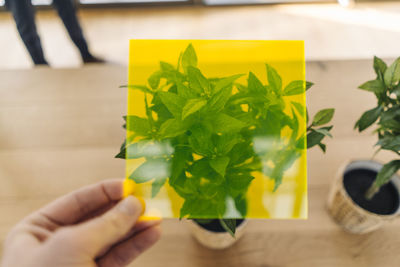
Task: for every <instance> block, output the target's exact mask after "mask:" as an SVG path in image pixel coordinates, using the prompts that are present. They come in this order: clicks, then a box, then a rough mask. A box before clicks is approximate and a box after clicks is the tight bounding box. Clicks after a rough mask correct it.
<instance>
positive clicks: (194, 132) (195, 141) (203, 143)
mask: <svg viewBox="0 0 400 267" xmlns="http://www.w3.org/2000/svg"><path fill="white" fill-rule="evenodd" d="M190 132H191V135H190V136H189V144H190V145H191V147H192V148H193V150H194V151H195V152H196V153H197V154H199V155H203V156H210V155H212V154H213V153H214V145H213V143H212V139H211V132H210V131H209V130H208V129H206V127H204V126H203V125H195V126H193V127H192V128H191V129H190Z"/></svg>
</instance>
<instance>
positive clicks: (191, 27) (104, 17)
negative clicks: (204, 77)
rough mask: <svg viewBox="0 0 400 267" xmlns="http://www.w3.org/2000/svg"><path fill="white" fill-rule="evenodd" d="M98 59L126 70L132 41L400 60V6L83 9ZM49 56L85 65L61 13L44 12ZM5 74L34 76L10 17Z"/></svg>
mask: <svg viewBox="0 0 400 267" xmlns="http://www.w3.org/2000/svg"><path fill="white" fill-rule="evenodd" d="M80 18H81V21H82V25H83V28H84V30H85V32H86V35H87V39H88V40H89V42H90V45H91V47H92V50H93V51H94V52H95V54H98V55H101V56H104V57H105V58H107V59H108V60H109V61H111V62H115V63H120V64H126V60H127V54H128V39H132V38H191V39H196V38H197V39H203V38H212V39H302V40H305V41H306V58H307V59H313V60H321V59H322V60H324V59H355V58H371V57H372V56H373V55H378V56H380V57H385V58H392V57H396V56H399V55H400V49H399V47H400V2H388V3H370V4H359V5H357V6H356V7H354V8H351V9H347V8H343V7H340V6H339V5H336V4H319V5H317V4H313V5H311V4H309V5H275V6H265V5H264V6H236V7H201V6H196V7H164V8H162V7H156V8H155V7H152V8H144V7H141V8H124V9H122V8H121V9H115V8H114V9H82V10H80ZM37 21H38V29H39V33H40V35H41V38H42V43H43V46H44V50H45V54H46V56H47V59H48V61H49V62H50V64H51V65H52V66H53V67H74V66H79V65H80V58H79V55H78V52H77V50H76V48H75V47H74V46H73V44H72V42H71V41H70V40H69V38H68V36H67V34H66V31H65V29H64V27H63V25H62V23H61V21H60V19H59V18H58V16H57V15H56V13H55V12H54V11H53V10H46V11H39V12H37ZM0 47H1V50H0V59H1V60H0V68H3V69H4V68H26V67H29V66H31V60H30V58H29V56H28V54H27V52H26V50H25V48H24V47H23V45H22V42H21V41H20V39H19V36H18V34H17V31H16V29H15V25H14V21H13V20H12V19H11V15H10V14H9V13H4V12H3V13H0Z"/></svg>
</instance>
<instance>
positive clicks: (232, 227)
mask: <svg viewBox="0 0 400 267" xmlns="http://www.w3.org/2000/svg"><path fill="white" fill-rule="evenodd" d="M219 222H220V224H221V226H222V228H224V229H225V231H227V232H228V233H229V234H230V235H231V236H232V237H235V233H236V219H219Z"/></svg>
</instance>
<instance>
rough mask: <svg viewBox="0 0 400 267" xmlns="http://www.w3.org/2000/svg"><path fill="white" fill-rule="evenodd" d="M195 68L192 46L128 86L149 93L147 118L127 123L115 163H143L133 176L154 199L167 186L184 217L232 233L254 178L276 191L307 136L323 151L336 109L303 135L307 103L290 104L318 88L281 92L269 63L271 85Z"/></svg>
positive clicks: (297, 85)
mask: <svg viewBox="0 0 400 267" xmlns="http://www.w3.org/2000/svg"><path fill="white" fill-rule="evenodd" d="M197 62H198V60H197V56H196V52H195V50H194V48H193V46H192V45H191V44H190V45H189V46H188V47H187V48H186V49H185V51H184V52H183V53H182V54H181V55H180V56H179V59H178V63H177V65H176V66H174V65H172V64H170V63H167V62H162V61H161V62H160V68H159V70H157V71H155V72H154V73H153V74H151V75H150V77H149V78H148V80H147V84H145V85H129V86H127V87H128V88H130V89H133V90H140V91H142V92H143V93H144V95H145V98H144V101H145V108H146V116H145V117H138V116H133V115H132V116H126V117H124V119H125V121H126V124H125V125H124V127H126V129H127V133H128V135H127V139H126V140H125V142H124V143H123V145H122V146H121V150H120V153H119V154H118V155H117V156H116V157H118V158H123V159H137V158H144V159H145V161H144V163H142V165H140V166H139V167H138V168H137V169H135V170H134V171H133V172H132V173H131V174H130V176H129V178H130V179H132V180H134V181H135V182H136V183H144V182H152V196H153V197H154V196H156V195H157V194H158V192H159V190H160V188H161V187H162V186H163V185H164V184H165V183H166V182H168V183H169V185H170V186H171V187H172V188H173V189H174V190H175V191H176V193H177V194H179V196H181V197H182V198H183V199H184V203H183V205H182V208H181V210H180V217H181V218H182V217H187V218H191V219H196V220H197V222H198V223H200V224H202V223H206V222H208V220H209V219H210V218H214V219H219V221H220V224H221V226H222V227H223V228H224V229H226V230H227V231H228V232H230V233H231V234H232V235H234V233H235V229H236V219H235V218H236V217H238V218H243V217H245V216H246V213H247V199H246V193H247V190H248V187H249V186H250V184H251V182H252V180H253V179H254V173H255V172H260V173H263V174H264V175H265V176H267V177H269V178H271V179H273V180H274V182H275V183H274V184H275V188H274V191H275V190H277V189H278V187H279V185H280V184H281V183H282V178H283V176H284V173H285V171H286V170H287V169H289V168H290V167H291V166H292V164H293V163H294V162H295V160H296V159H297V158H299V157H300V155H301V152H302V151H303V150H304V149H306V138H307V141H308V143H307V147H308V148H310V147H313V146H315V145H318V146H319V147H320V148H321V149H322V150H323V151H325V149H326V147H325V145H324V144H322V143H321V141H322V140H323V138H324V137H325V136H331V135H330V133H329V131H330V130H331V129H332V126H328V127H320V126H322V125H324V124H327V123H328V122H329V121H330V120H331V119H332V116H333V113H334V110H333V109H326V110H321V111H320V112H318V113H317V114H316V115H315V117H314V119H313V120H312V122H311V123H310V125H309V126H308V127H307V129H303V130H302V131H300V129H301V127H299V118H300V117H303V119H307V121H308V112H307V111H306V108H305V107H304V106H303V105H302V104H301V103H298V102H294V101H290V102H288V101H285V99H288V100H290V97H291V96H293V95H299V94H303V93H304V92H305V90H307V89H309V88H310V87H311V86H312V85H313V84H312V83H310V82H305V81H292V82H290V83H289V84H287V85H286V86H283V84H282V79H281V77H280V75H279V74H278V73H277V71H276V70H275V69H274V68H273V67H272V66H270V65H268V64H265V67H266V72H267V77H268V84H264V83H262V82H261V81H260V79H259V78H257V77H256V75H255V74H254V73H252V72H249V74H248V75H246V78H247V84H242V83H239V82H238V80H239V79H240V78H241V77H243V76H244V74H235V75H232V76H228V77H214V78H207V77H205V76H204V74H203V73H202V72H201V70H200V69H199V68H198V67H197ZM287 103H289V104H290V107H289V108H290V109H289V110H290V111H291V112H289V114H288V112H287V111H286V108H287V105H288V104H287ZM304 117H306V118H304ZM317 127H320V128H317ZM284 129H290V132H291V134H290V135H289V136H288V134H287V133H286V134H284V133H283V130H284ZM267 163H268V164H267ZM227 199H230V200H231V201H232V202H233V203H234V206H235V210H236V215H235V217H234V218H232V219H229V218H224V217H228V216H225V214H226V212H227V211H228V207H227ZM231 216H232V215H231Z"/></svg>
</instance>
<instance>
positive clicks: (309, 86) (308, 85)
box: [306, 81, 314, 91]
mask: <svg viewBox="0 0 400 267" xmlns="http://www.w3.org/2000/svg"><path fill="white" fill-rule="evenodd" d="M313 85H314V83H312V82H308V81H306V91H307V90H308V89H310V88H311V87H312V86H313Z"/></svg>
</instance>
